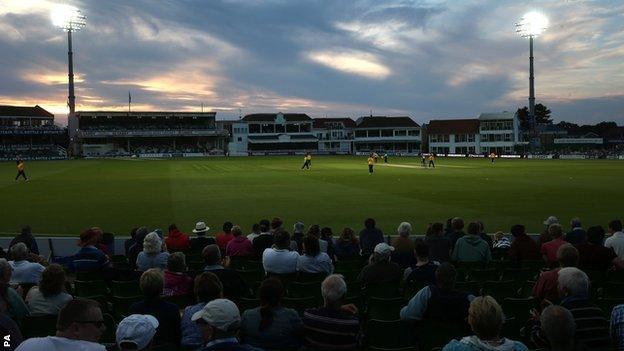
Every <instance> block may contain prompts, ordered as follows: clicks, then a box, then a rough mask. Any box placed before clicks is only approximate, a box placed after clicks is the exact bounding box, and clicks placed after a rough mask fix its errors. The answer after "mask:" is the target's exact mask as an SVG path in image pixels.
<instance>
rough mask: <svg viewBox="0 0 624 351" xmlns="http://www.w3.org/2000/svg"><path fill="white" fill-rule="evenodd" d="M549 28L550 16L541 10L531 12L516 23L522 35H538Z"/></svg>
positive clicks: (517, 30)
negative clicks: (540, 11)
mask: <svg viewBox="0 0 624 351" xmlns="http://www.w3.org/2000/svg"><path fill="white" fill-rule="evenodd" d="M546 28H548V18H547V17H546V16H544V15H543V14H541V13H539V12H529V13H527V14H525V15H524V16H522V19H521V20H520V22H518V23H516V32H517V33H518V34H520V36H521V37H524V38H528V37H537V36H538V35H540V34H542V33H543V32H544V31H545V30H546Z"/></svg>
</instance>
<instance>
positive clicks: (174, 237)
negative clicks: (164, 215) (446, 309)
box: [165, 224, 190, 251]
mask: <svg viewBox="0 0 624 351" xmlns="http://www.w3.org/2000/svg"><path fill="white" fill-rule="evenodd" d="M165 244H167V249H168V250H172V251H182V250H187V249H188V248H189V247H190V240H189V236H188V235H186V234H184V233H182V232H181V231H180V230H179V229H178V227H177V226H176V225H175V224H171V225H170V226H169V233H167V239H165Z"/></svg>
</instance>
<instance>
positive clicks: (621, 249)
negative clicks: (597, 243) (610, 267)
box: [604, 219, 624, 260]
mask: <svg viewBox="0 0 624 351" xmlns="http://www.w3.org/2000/svg"><path fill="white" fill-rule="evenodd" d="M609 234H610V236H609V237H608V238H607V239H606V240H605V243H604V246H606V247H608V248H612V249H613V251H615V253H616V254H617V255H618V258H619V259H620V260H624V233H623V232H622V221H620V220H619V219H616V220H613V221H611V222H609Z"/></svg>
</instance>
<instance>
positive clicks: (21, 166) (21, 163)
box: [15, 157, 28, 182]
mask: <svg viewBox="0 0 624 351" xmlns="http://www.w3.org/2000/svg"><path fill="white" fill-rule="evenodd" d="M16 163H17V175H16V176H15V181H16V182H17V180H18V179H19V177H20V176H21V177H24V180H25V181H28V177H26V173H25V172H24V160H22V159H21V157H18V158H17V161H16Z"/></svg>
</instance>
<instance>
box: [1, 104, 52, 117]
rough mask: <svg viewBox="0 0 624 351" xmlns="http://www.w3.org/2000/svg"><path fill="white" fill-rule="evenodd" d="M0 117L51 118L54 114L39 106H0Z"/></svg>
mask: <svg viewBox="0 0 624 351" xmlns="http://www.w3.org/2000/svg"><path fill="white" fill-rule="evenodd" d="M0 116H11V117H50V118H53V117H54V115H53V114H52V113H50V112H48V111H46V110H45V109H44V108H43V107H41V106H39V105H35V106H34V107H30V106H8V105H0Z"/></svg>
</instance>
